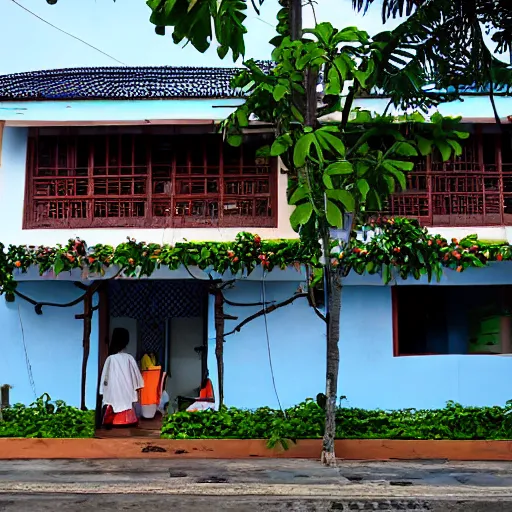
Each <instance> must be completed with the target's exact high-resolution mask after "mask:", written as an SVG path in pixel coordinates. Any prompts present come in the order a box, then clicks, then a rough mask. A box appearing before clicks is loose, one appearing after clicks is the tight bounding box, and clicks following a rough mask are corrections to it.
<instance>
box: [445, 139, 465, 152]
mask: <svg viewBox="0 0 512 512" xmlns="http://www.w3.org/2000/svg"><path fill="white" fill-rule="evenodd" d="M447 142H448V144H450V146H451V147H452V148H453V151H455V155H456V156H460V155H462V146H461V145H460V144H459V143H458V142H457V141H456V140H453V139H448V140H447Z"/></svg>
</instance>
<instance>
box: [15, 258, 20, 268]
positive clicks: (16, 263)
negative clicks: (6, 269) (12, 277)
mask: <svg viewBox="0 0 512 512" xmlns="http://www.w3.org/2000/svg"><path fill="white" fill-rule="evenodd" d="M14 266H15V267H18V268H20V267H21V261H20V260H18V261H16V262H15V263H14Z"/></svg>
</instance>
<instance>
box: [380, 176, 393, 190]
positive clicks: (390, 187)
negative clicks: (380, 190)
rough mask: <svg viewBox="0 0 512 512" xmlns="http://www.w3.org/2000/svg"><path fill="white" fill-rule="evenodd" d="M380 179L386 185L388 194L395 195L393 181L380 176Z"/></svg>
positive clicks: (388, 177)
mask: <svg viewBox="0 0 512 512" xmlns="http://www.w3.org/2000/svg"><path fill="white" fill-rule="evenodd" d="M382 179H383V180H384V181H385V182H386V185H387V187H388V192H389V193H390V194H394V193H395V180H394V179H393V178H391V176H385V175H384V176H382Z"/></svg>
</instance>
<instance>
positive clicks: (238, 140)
mask: <svg viewBox="0 0 512 512" xmlns="http://www.w3.org/2000/svg"><path fill="white" fill-rule="evenodd" d="M227 140H228V144H229V145H230V146H234V147H238V146H240V145H241V144H242V140H243V138H242V136H241V135H238V134H228V136H227Z"/></svg>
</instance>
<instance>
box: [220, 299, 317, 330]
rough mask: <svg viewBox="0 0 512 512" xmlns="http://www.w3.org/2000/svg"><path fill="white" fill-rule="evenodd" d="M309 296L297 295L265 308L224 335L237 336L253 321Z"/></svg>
mask: <svg viewBox="0 0 512 512" xmlns="http://www.w3.org/2000/svg"><path fill="white" fill-rule="evenodd" d="M307 296H308V294H307V293H297V294H296V295H294V296H293V297H290V298H289V299H286V300H285V301H283V302H280V303H279V304H272V305H271V306H269V307H268V308H264V309H262V310H260V311H258V312H257V313H254V315H251V316H248V317H247V318H246V319H245V320H243V321H242V322H240V323H239V324H238V325H237V326H236V327H235V328H234V329H233V330H232V331H230V332H228V333H226V334H224V336H229V335H230V334H235V332H240V329H241V328H242V327H243V326H244V325H247V324H248V323H249V322H251V321H252V320H255V319H256V318H259V317H260V316H263V315H266V314H268V313H272V311H275V310H276V309H279V308H282V307H283V306H287V305H288V304H291V303H292V302H294V301H295V300H297V299H300V298H301V297H307Z"/></svg>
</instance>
